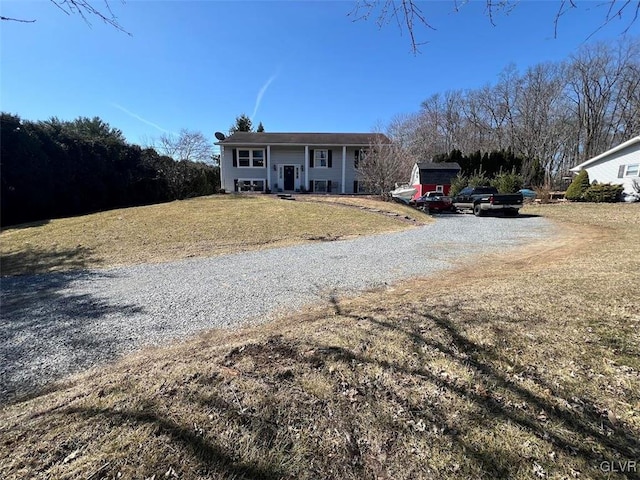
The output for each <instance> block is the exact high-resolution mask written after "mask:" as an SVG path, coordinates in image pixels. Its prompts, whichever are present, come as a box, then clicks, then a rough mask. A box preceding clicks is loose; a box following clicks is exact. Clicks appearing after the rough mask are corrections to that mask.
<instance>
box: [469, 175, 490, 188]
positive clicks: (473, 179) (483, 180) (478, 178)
mask: <svg viewBox="0 0 640 480" xmlns="http://www.w3.org/2000/svg"><path fill="white" fill-rule="evenodd" d="M490 184H491V180H489V179H488V178H487V176H486V175H485V174H484V172H480V173H474V174H473V175H471V176H470V177H469V181H468V182H467V185H468V186H469V187H486V186H487V185H490Z"/></svg>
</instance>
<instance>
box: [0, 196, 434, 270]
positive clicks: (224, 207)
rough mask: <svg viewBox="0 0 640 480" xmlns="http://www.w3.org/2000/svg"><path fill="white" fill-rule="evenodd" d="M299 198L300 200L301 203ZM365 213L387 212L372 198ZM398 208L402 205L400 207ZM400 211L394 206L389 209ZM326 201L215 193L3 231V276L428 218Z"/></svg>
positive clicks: (267, 243) (242, 247)
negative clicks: (398, 214)
mask: <svg viewBox="0 0 640 480" xmlns="http://www.w3.org/2000/svg"><path fill="white" fill-rule="evenodd" d="M303 197H304V196H298V198H300V199H301V198H303ZM363 205H365V206H368V207H369V208H370V209H379V206H383V207H385V208H386V205H391V204H387V203H384V202H380V201H376V200H373V199H366V200H363ZM397 207H401V206H399V205H398V206H397ZM391 211H392V212H395V213H397V208H396V207H395V206H394V207H392V210H391ZM401 213H402V215H401V216H389V215H384V214H382V213H372V212H371V211H364V210H360V209H355V208H347V207H345V206H342V205H336V204H331V203H315V202H314V203H310V202H300V201H286V200H279V199H277V198H275V197H272V196H264V195H252V196H250V195H241V196H238V195H225V196H222V195H217V196H213V197H203V198H195V199H191V200H183V201H176V202H171V203H163V204H159V205H151V206H146V207H134V208H125V209H118V210H110V211H107V212H101V213H96V214H92V215H83V216H79V217H72V218H63V219H57V220H51V221H49V222H38V223H36V224H26V225H20V226H17V227H12V228H8V229H6V230H4V231H3V232H2V233H1V234H0V255H1V257H0V272H2V275H17V274H25V273H42V272H50V271H59V270H73V269H80V268H100V267H110V266H115V265H132V264H139V263H150V262H164V261H169V260H177V259H181V258H188V257H206V256H213V255H220V254H225V253H233V252H241V251H246V250H255V249H259V248H265V247H277V246H285V245H292V244H295V243H301V242H306V241H322V240H335V239H339V238H345V237H351V236H357V235H369V234H372V233H379V232H388V231H393V230H400V229H402V228H407V227H408V226H410V225H411V224H412V222H411V221H407V219H406V218H405V216H407V217H409V219H410V220H412V221H413V224H420V223H427V222H429V221H430V220H429V217H428V216H426V215H424V214H423V213H422V212H419V211H417V210H413V209H409V208H408V207H402V210H401Z"/></svg>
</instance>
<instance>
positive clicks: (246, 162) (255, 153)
mask: <svg viewBox="0 0 640 480" xmlns="http://www.w3.org/2000/svg"><path fill="white" fill-rule="evenodd" d="M238 166H239V167H249V168H264V150H238Z"/></svg>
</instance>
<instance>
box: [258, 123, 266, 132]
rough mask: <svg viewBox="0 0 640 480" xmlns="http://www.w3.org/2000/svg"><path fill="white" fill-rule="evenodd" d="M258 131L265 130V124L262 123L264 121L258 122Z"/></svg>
mask: <svg viewBox="0 0 640 480" xmlns="http://www.w3.org/2000/svg"><path fill="white" fill-rule="evenodd" d="M256 132H258V133H262V132H264V125H262V122H260V123H259V124H258V128H257V129H256Z"/></svg>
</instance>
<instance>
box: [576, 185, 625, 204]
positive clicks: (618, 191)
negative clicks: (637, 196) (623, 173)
mask: <svg viewBox="0 0 640 480" xmlns="http://www.w3.org/2000/svg"><path fill="white" fill-rule="evenodd" d="M622 190H623V187H622V185H611V184H610V183H601V184H595V185H591V186H590V187H589V188H587V189H586V190H585V191H584V193H583V194H582V198H583V199H584V200H586V201H587V202H598V203H599V202H608V203H613V202H617V201H618V200H619V199H620V195H622Z"/></svg>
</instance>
